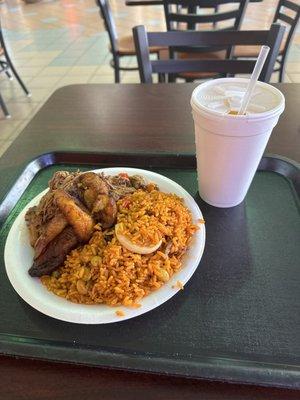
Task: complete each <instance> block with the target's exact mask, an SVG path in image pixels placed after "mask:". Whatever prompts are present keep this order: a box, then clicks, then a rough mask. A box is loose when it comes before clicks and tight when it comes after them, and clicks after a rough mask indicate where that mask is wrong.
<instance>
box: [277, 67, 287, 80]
mask: <svg viewBox="0 0 300 400" xmlns="http://www.w3.org/2000/svg"><path fill="white" fill-rule="evenodd" d="M284 67H285V65H284V63H282V64H280V70H279V79H278V82H279V83H282V82H283V77H284V72H285V71H284V70H285V68H284Z"/></svg>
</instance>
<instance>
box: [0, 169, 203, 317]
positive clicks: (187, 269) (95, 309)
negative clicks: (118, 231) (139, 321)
mask: <svg viewBox="0 0 300 400" xmlns="http://www.w3.org/2000/svg"><path fill="white" fill-rule="evenodd" d="M95 172H104V173H105V174H107V175H116V174H118V173H120V172H127V173H128V174H129V175H134V174H139V175H142V176H144V177H145V179H146V180H147V181H148V182H149V181H151V182H154V183H156V184H157V185H158V186H159V189H160V190H161V191H163V192H166V193H175V194H177V195H178V196H179V197H182V198H183V199H184V202H185V205H186V206H187V207H188V209H189V210H190V211H191V213H192V216H193V222H194V223H197V221H198V220H199V219H200V218H203V216H202V213H201V211H200V209H199V207H198V206H197V204H196V203H195V201H194V199H193V198H192V196H190V195H189V193H188V192H187V191H186V190H184V189H183V188H182V187H181V186H180V185H178V184H177V183H175V182H173V181H172V180H170V179H168V178H166V177H164V176H162V175H159V174H156V173H154V172H150V171H145V170H141V169H135V168H125V167H124V168H105V169H101V170H96V171H95ZM46 192H47V190H45V191H43V192H42V193H40V194H39V195H38V196H36V197H35V198H34V199H33V200H32V201H31V202H30V203H29V204H28V205H27V206H26V207H25V208H24V210H23V211H22V212H21V213H20V214H19V215H18V217H17V218H16V220H15V222H14V224H13V225H12V227H11V230H10V232H9V234H8V237H7V241H6V245H5V251H4V259H5V265H6V272H7V275H8V278H9V280H10V282H11V284H12V286H13V287H14V289H15V290H16V292H17V293H18V294H19V295H20V296H21V297H22V299H23V300H25V301H26V302H27V303H28V304H30V305H31V306H32V307H34V308H35V309H36V310H38V311H40V312H42V313H43V314H46V315H49V316H50V317H53V318H57V319H60V320H63V321H68V322H75V323H79V324H106V323H110V322H119V321H123V320H125V319H129V318H133V317H137V316H138V315H141V314H144V313H146V312H147V311H150V310H152V309H154V308H156V307H158V306H160V305H161V304H163V303H164V302H165V301H167V300H169V299H170V298H171V297H173V296H174V295H175V294H176V293H177V292H178V290H179V289H174V288H172V285H174V284H176V282H177V281H178V280H179V281H181V282H182V283H183V284H186V282H187V281H188V280H189V279H190V278H191V276H192V275H193V273H194V272H195V270H196V268H197V267H198V265H199V262H200V260H201V257H202V254H203V250H204V244H205V227H204V225H201V228H200V229H199V230H198V231H197V232H196V233H195V235H194V237H193V240H192V242H191V245H190V248H189V250H188V251H187V253H186V254H185V256H184V260H183V267H182V269H181V270H180V271H179V272H178V273H176V274H175V275H174V276H173V277H172V279H170V281H169V282H168V283H166V284H165V285H164V286H163V287H161V288H160V289H159V290H157V291H156V292H153V293H151V294H150V295H149V296H147V297H145V298H144V299H142V301H140V303H141V307H140V308H137V309H132V308H127V307H117V308H116V307H109V306H105V305H81V304H75V303H72V302H70V301H68V300H65V299H63V298H61V297H58V296H56V295H54V294H53V293H51V292H49V291H48V290H47V289H46V288H45V287H44V286H43V285H42V283H41V282H40V280H39V278H32V277H30V276H29V274H28V269H29V268H30V266H31V264H32V259H33V249H32V247H31V246H30V244H29V235H28V230H27V227H26V224H25V219H24V217H25V213H26V211H27V210H28V208H29V207H32V206H34V205H36V204H37V203H38V202H39V200H40V198H41V197H42V196H43V195H44V194H45V193H46ZM116 310H122V311H123V312H124V314H125V315H124V316H123V317H118V316H117V315H116V313H115V311H116Z"/></svg>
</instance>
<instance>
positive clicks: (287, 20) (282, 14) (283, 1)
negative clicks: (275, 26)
mask: <svg viewBox="0 0 300 400" xmlns="http://www.w3.org/2000/svg"><path fill="white" fill-rule="evenodd" d="M299 18H300V4H296V3H293V2H292V1H290V0H279V3H278V6H277V10H276V13H275V16H274V20H273V22H274V23H282V22H284V24H285V26H286V28H287V37H286V39H285V46H284V49H283V57H286V55H287V52H288V50H289V47H290V45H291V43H292V39H293V36H294V34H295V32H296V27H297V24H298V22H299Z"/></svg>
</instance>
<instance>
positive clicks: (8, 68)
mask: <svg viewBox="0 0 300 400" xmlns="http://www.w3.org/2000/svg"><path fill="white" fill-rule="evenodd" d="M1 72H4V73H5V74H6V75H7V77H8V78H9V79H13V75H14V76H15V77H16V79H17V81H18V82H19V84H20V86H21V87H22V89H23V90H24V92H25V93H26V95H27V96H31V94H30V92H29V90H28V89H27V87H26V86H25V84H24V82H23V81H22V79H21V78H20V76H19V74H18V73H17V71H16V69H15V67H14V65H13V63H12V61H11V59H10V56H9V54H8V51H7V48H6V46H5V41H4V38H3V32H2V27H1V23H0V73H1ZM0 107H1V108H2V110H3V112H4V115H5V116H6V118H10V114H9V111H8V109H7V107H6V105H5V102H4V100H3V97H2V96H1V94H0Z"/></svg>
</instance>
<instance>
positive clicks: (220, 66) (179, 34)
mask: <svg viewBox="0 0 300 400" xmlns="http://www.w3.org/2000/svg"><path fill="white" fill-rule="evenodd" d="M284 30H285V28H284V26H281V25H279V24H272V26H271V29H270V30H266V31H226V32H224V31H210V32H207V31H203V32H199V31H197V32H196V31H170V32H148V33H147V32H146V29H145V27H144V26H137V27H135V28H133V36H134V42H135V47H136V52H137V59H138V65H139V72H140V79H141V82H142V83H152V73H157V74H178V73H182V72H214V73H225V74H250V73H251V72H252V71H253V68H254V65H255V60H231V59H226V60H209V59H207V60H191V59H185V60H182V59H179V60H178V59H168V60H153V61H152V60H150V54H149V46H162V47H174V46H180V47H185V46H187V47H189V48H190V47H191V46H210V47H220V46H235V45H242V46H253V45H267V46H269V47H270V52H269V54H268V58H267V60H266V62H265V65H264V68H263V70H262V72H261V75H260V80H262V81H265V82H268V81H269V80H270V77H271V75H272V71H273V67H274V64H275V61H276V57H277V55H278V52H279V48H280V44H281V41H282V38H283V34H284Z"/></svg>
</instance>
